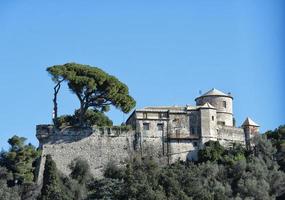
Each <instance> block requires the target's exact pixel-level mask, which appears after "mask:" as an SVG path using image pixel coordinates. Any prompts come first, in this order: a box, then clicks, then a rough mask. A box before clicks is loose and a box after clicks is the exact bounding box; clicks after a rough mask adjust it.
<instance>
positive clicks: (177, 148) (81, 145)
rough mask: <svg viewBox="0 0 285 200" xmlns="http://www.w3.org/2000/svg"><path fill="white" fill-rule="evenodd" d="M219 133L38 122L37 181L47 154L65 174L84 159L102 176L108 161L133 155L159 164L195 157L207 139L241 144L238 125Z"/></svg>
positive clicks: (120, 163) (123, 159)
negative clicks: (155, 131) (158, 131)
mask: <svg viewBox="0 0 285 200" xmlns="http://www.w3.org/2000/svg"><path fill="white" fill-rule="evenodd" d="M218 128H219V129H218V134H217V135H215V136H213V135H211V136H208V137H202V138H200V137H199V136H195V137H194V136H193V137H189V136H187V137H186V136H184V135H183V134H181V133H180V132H179V134H178V135H177V133H175V134H167V133H165V134H150V133H149V134H146V133H144V132H136V131H135V130H121V129H119V128H97V127H93V128H80V129H76V128H67V129H64V130H60V131H59V130H57V129H55V128H54V126H52V125H38V126H37V138H38V139H39V141H40V147H41V149H42V155H41V160H40V165H39V169H38V181H39V182H40V181H41V180H42V176H43V171H44V165H45V157H46V155H48V154H50V155H51V156H52V158H53V160H54V161H55V163H56V165H57V168H58V169H59V170H60V171H61V172H62V173H63V174H65V175H68V174H69V173H70V170H69V167H68V166H69V164H70V163H71V162H72V161H73V160H74V159H76V158H84V159H85V160H87V162H88V163H89V165H90V169H91V172H92V174H93V175H94V176H95V177H102V175H103V170H104V168H105V166H106V165H107V164H108V163H109V162H114V163H115V164H117V165H124V163H125V161H126V159H130V158H131V157H133V156H134V154H140V155H151V156H153V157H154V158H155V159H157V160H158V161H159V162H160V163H161V164H167V163H173V162H175V161H177V160H187V159H191V160H193V159H194V160H195V159H197V151H198V149H199V148H200V147H202V146H203V143H204V142H206V141H208V140H218V141H220V143H221V144H222V145H224V146H229V145H230V144H232V142H240V143H242V144H244V140H245V138H244V132H243V129H241V128H234V127H226V126H219V127H218Z"/></svg>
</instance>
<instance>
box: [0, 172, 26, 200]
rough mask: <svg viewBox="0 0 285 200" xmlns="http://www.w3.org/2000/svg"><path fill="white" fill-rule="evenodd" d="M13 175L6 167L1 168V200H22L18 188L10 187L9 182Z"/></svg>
mask: <svg viewBox="0 0 285 200" xmlns="http://www.w3.org/2000/svg"><path fill="white" fill-rule="evenodd" d="M10 176H11V174H10V173H9V172H8V170H7V169H6V168H5V167H0V199H1V200H20V199H21V198H20V196H19V194H18V188H16V187H12V188H11V187H8V185H7V180H8V179H10Z"/></svg>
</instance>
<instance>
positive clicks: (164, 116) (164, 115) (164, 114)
mask: <svg viewBox="0 0 285 200" xmlns="http://www.w3.org/2000/svg"><path fill="white" fill-rule="evenodd" d="M158 117H159V118H167V113H158Z"/></svg>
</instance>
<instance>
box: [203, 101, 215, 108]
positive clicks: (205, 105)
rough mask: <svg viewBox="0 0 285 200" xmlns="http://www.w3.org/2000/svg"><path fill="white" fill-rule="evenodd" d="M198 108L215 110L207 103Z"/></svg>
mask: <svg viewBox="0 0 285 200" xmlns="http://www.w3.org/2000/svg"><path fill="white" fill-rule="evenodd" d="M200 108H213V109H215V107H214V106H212V105H211V104H210V103H209V102H206V103H205V104H204V105H202V106H201V107H200Z"/></svg>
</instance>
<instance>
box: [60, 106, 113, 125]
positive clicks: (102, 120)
mask: <svg viewBox="0 0 285 200" xmlns="http://www.w3.org/2000/svg"><path fill="white" fill-rule="evenodd" d="M83 120H84V125H85V126H94V125H96V126H99V127H101V126H112V125H113V122H112V120H110V119H109V117H108V116H106V115H105V114H104V113H103V112H100V111H96V110H92V109H88V110H87V111H86V113H85V114H84V116H83ZM78 124H79V110H77V111H75V114H74V115H63V116H60V117H58V118H57V119H56V125H57V127H58V128H65V127H68V126H77V125H78Z"/></svg>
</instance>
